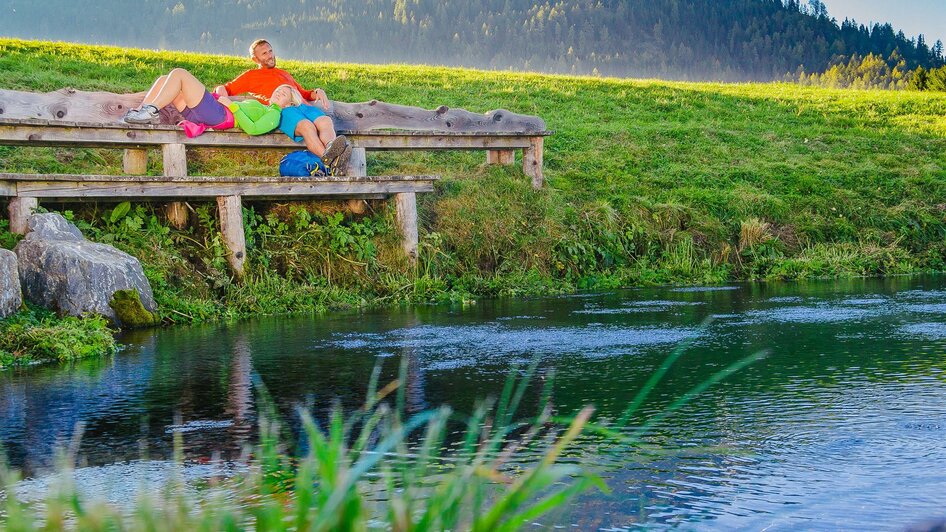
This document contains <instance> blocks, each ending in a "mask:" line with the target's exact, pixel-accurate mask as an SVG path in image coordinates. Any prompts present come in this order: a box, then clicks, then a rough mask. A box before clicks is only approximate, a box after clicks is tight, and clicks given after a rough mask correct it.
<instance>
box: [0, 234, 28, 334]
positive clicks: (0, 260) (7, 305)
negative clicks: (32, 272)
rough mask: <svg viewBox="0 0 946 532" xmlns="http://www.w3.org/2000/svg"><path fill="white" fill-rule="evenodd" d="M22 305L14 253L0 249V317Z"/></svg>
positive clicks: (7, 314) (13, 311)
mask: <svg viewBox="0 0 946 532" xmlns="http://www.w3.org/2000/svg"><path fill="white" fill-rule="evenodd" d="M22 305H23V294H22V293H21V291H20V274H19V272H18V270H17V267H16V254H15V253H13V252H12V251H10V250H9V249H0V318H6V317H7V316H9V315H10V314H13V313H15V312H16V311H18V310H20V307H21V306H22Z"/></svg>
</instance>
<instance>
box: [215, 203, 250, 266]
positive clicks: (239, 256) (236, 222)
mask: <svg viewBox="0 0 946 532" xmlns="http://www.w3.org/2000/svg"><path fill="white" fill-rule="evenodd" d="M217 210H218V211H219V215H220V234H221V235H222V236H223V243H224V244H225V245H226V246H227V250H229V251H230V253H229V254H227V262H228V263H229V264H230V270H231V271H233V276H234V277H236V279H237V280H240V279H242V278H243V263H244V262H245V261H246V235H245V234H244V233H243V204H242V202H241V201H240V196H218V197H217Z"/></svg>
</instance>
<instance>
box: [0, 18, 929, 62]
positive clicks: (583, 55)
mask: <svg viewBox="0 0 946 532" xmlns="http://www.w3.org/2000/svg"><path fill="white" fill-rule="evenodd" d="M829 15H830V14H829V13H828V12H827V10H826V9H825V7H824V4H823V3H821V2H820V1H818V0H809V1H803V2H802V1H799V0H784V1H783V0H727V1H725V2H720V1H718V0H602V1H596V2H589V1H587V0H555V1H551V2H535V1H533V0H488V1H481V2H456V1H454V2H450V1H447V2H421V1H418V0H414V1H407V0H307V1H306V0H302V1H297V2H284V1H281V0H157V1H150V2H139V3H136V4H135V5H134V8H133V9H130V8H129V4H128V2H125V1H123V0H98V1H96V2H94V3H89V2H84V1H81V0H80V1H75V0H68V1H66V0H46V1H44V2H35V1H34V0H8V1H7V2H5V6H4V11H3V16H2V17H0V36H6V37H20V38H28V39H51V40H64V41H73V42H85V43H95V44H113V45H120V46H129V47H143V48H160V49H170V50H191V51H203V52H211V53H224V54H243V53H245V50H246V47H247V46H248V44H249V43H250V42H251V41H252V40H253V39H255V38H258V37H265V38H268V39H270V40H272V41H273V42H274V43H275V44H276V48H277V51H278V53H279V54H281V55H282V56H283V57H285V58H293V59H302V60H310V61H311V60H315V61H352V62H369V63H423V64H433V65H452V66H464V67H475V68H490V69H500V70H501V69H512V70H519V71H540V72H556V73H571V74H600V75H605V76H618V77H638V78H652V77H655V78H661V79H681V80H725V81H745V80H758V81H769V80H779V79H782V78H783V76H785V75H786V74H795V73H797V72H799V71H800V70H804V71H805V72H807V73H809V74H810V73H812V72H824V71H825V70H827V69H829V68H830V67H831V66H832V65H834V64H838V63H846V62H847V61H848V60H849V59H850V58H852V57H864V56H867V55H868V54H874V55H878V56H881V57H882V58H884V59H887V58H890V57H891V56H892V55H893V56H895V57H897V58H898V60H899V58H902V59H903V61H904V65H902V66H901V68H900V70H901V71H908V70H914V69H916V68H917V67H918V66H923V67H924V68H926V69H930V68H936V67H939V66H941V65H942V64H943V47H942V43H932V42H930V43H927V42H924V41H923V39H922V37H919V38H918V37H917V36H912V35H910V36H908V35H904V34H903V32H901V31H897V29H896V28H894V27H892V26H891V25H889V24H874V25H872V26H870V27H868V26H864V25H862V24H858V23H857V22H855V21H850V20H847V19H845V20H835V19H833V18H831V16H829ZM116 17H119V18H120V19H121V20H122V21H123V22H121V23H116ZM76 21H81V24H76ZM895 51H896V54H894V52H895ZM896 62H897V61H894V63H896Z"/></svg>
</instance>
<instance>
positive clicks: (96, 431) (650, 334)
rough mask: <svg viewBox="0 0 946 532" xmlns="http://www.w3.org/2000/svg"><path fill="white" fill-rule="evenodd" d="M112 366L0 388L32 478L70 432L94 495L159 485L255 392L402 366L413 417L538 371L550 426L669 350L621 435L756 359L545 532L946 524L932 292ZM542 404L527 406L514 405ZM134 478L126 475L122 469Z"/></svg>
mask: <svg viewBox="0 0 946 532" xmlns="http://www.w3.org/2000/svg"><path fill="white" fill-rule="evenodd" d="M121 341H122V342H123V343H124V344H125V345H126V347H125V348H124V349H123V350H122V351H121V352H120V353H119V354H117V355H116V356H114V357H111V358H109V359H107V360H92V361H84V362H81V363H77V364H73V365H68V366H42V367H31V368H21V369H16V370H12V371H6V372H2V373H0V441H2V444H3V447H4V449H5V451H6V454H7V457H8V460H9V462H10V463H11V464H12V465H13V466H15V467H16V468H18V469H21V470H22V471H23V472H24V475H25V476H27V477H31V478H33V479H34V481H38V480H42V479H43V478H45V477H46V476H48V474H49V471H50V469H51V468H52V467H53V464H54V462H55V454H56V448H57V446H63V445H67V444H68V443H69V441H70V439H71V438H72V435H73V433H74V431H75V429H76V427H77V426H79V427H82V429H83V435H82V439H81V444H80V447H79V456H80V462H81V465H82V466H83V467H82V468H81V469H80V471H83V470H88V471H95V472H96V473H95V474H92V475H89V476H88V479H89V480H88V486H87V489H89V490H91V491H92V492H93V493H95V492H99V491H101V492H102V493H107V492H108V489H107V487H108V486H109V485H112V484H114V483H115V482H114V481H115V478H114V477H116V476H126V477H127V476H128V475H130V473H129V471H135V472H136V473H135V474H137V475H140V476H142V477H146V478H153V477H155V475H158V473H159V472H160V471H156V470H155V467H157V469H158V470H160V469H161V468H160V466H155V465H154V464H162V463H166V461H167V460H168V459H170V457H171V456H172V452H173V451H172V440H173V436H174V434H175V433H178V434H181V435H182V436H183V440H184V453H185V458H186V459H187V461H188V463H191V464H195V465H200V464H205V463H207V462H209V461H212V460H216V459H218V458H219V459H221V460H225V461H226V460H233V459H236V458H238V457H239V456H240V453H241V452H242V450H243V449H244V448H245V446H246V445H248V444H252V443H253V442H254V441H255V437H256V426H255V422H256V416H257V413H258V404H257V392H259V391H260V390H261V389H262V388H263V387H265V390H266V393H268V394H269V395H270V396H271V397H272V398H273V400H274V401H275V403H276V404H277V405H278V408H279V409H280V412H281V413H282V414H283V415H284V416H286V417H287V418H290V417H292V415H293V414H292V412H293V411H294V409H295V408H296V407H297V406H299V405H302V406H308V407H309V408H311V409H312V410H313V411H315V412H316V414H317V415H324V413H325V412H327V411H328V410H329V409H330V408H331V406H332V405H333V403H335V402H340V404H341V405H342V406H343V407H345V408H356V407H358V406H360V405H361V403H362V401H363V397H364V394H365V391H366V387H367V383H368V379H369V376H370V374H371V372H372V369H373V368H374V367H375V365H376V364H378V363H380V364H381V366H382V373H383V378H382V381H385V380H386V379H393V378H395V377H396V375H397V372H398V368H399V365H400V362H401V360H402V359H403V358H404V357H406V358H407V367H408V383H407V393H406V397H407V409H408V410H409V411H410V412H420V411H423V410H425V409H428V408H432V407H436V406H439V405H440V404H443V403H448V404H450V405H451V406H453V408H454V409H456V410H459V411H467V412H468V411H470V410H471V409H472V408H473V405H474V404H475V402H476V400H477V399H479V398H483V397H485V396H487V395H490V394H493V395H495V394H497V393H498V392H499V390H500V388H501V386H502V384H503V381H504V379H505V378H506V375H507V373H508V372H509V370H510V368H511V367H513V366H514V365H517V364H518V365H525V364H528V363H529V362H530V361H531V360H533V359H534V358H535V357H540V359H541V363H540V365H539V370H538V373H539V376H540V377H542V378H544V377H547V376H549V375H550V374H551V373H552V372H553V370H554V375H555V381H554V382H555V385H554V394H553V399H554V403H555V405H556V408H557V410H558V411H559V412H560V413H563V414H568V413H574V412H576V411H577V410H578V409H580V408H581V407H582V406H584V405H586V404H592V405H594V406H595V408H596V409H597V414H598V415H599V416H604V417H608V418H612V419H613V418H616V417H618V416H620V414H621V412H622V411H623V410H624V408H625V407H626V406H627V404H628V403H629V401H631V399H632V398H633V397H634V395H635V393H636V392H637V390H638V389H640V387H641V386H642V384H643V383H644V382H645V381H646V380H647V379H648V378H649V377H650V375H651V374H652V372H653V371H654V370H655V369H656V368H658V367H659V366H660V365H661V363H662V362H663V361H664V360H665V359H666V357H667V356H668V355H669V354H670V353H671V352H672V351H673V350H674V349H675V348H676V347H677V346H679V345H681V343H686V344H687V345H688V347H687V348H686V349H685V351H684V352H683V354H682V356H681V357H680V358H679V360H678V361H677V362H676V363H675V364H674V365H673V366H672V367H671V369H670V371H669V372H668V373H667V375H666V377H665V379H664V380H663V381H662V382H661V383H660V384H659V385H658V387H657V388H656V389H655V390H654V392H653V394H652V395H651V397H650V399H649V400H648V401H647V402H646V403H645V404H644V406H643V408H642V409H641V410H640V411H639V414H638V415H637V417H636V418H635V419H634V420H632V425H635V424H637V425H639V424H640V423H643V422H645V421H646V420H647V419H649V418H651V417H652V416H654V415H658V414H660V413H661V412H663V411H664V410H665V409H666V407H667V406H668V405H669V404H671V403H672V402H673V401H674V400H675V399H677V398H679V397H681V396H682V395H683V394H684V393H686V392H687V390H689V389H691V388H692V387H694V386H696V385H698V384H700V383H701V382H704V381H705V380H706V379H707V378H709V377H710V376H711V375H713V374H714V373H716V372H717V371H719V370H721V369H722V368H724V367H726V366H727V365H729V364H731V363H733V362H735V361H737V360H740V359H742V358H744V357H746V356H748V355H751V354H753V353H758V352H763V351H764V352H767V353H768V356H767V357H766V358H764V359H763V360H761V361H759V362H756V363H754V364H752V365H750V366H748V367H747V368H745V369H742V370H740V371H739V372H737V373H736V374H734V375H732V376H730V377H728V378H727V379H726V380H724V381H722V382H721V383H719V384H717V385H715V386H713V387H712V388H710V389H709V390H708V391H707V392H705V393H703V394H702V395H700V396H698V397H697V398H696V399H694V400H693V401H691V402H690V403H688V404H686V405H685V406H684V407H683V408H681V409H679V410H678V411H676V412H674V413H673V414H672V415H670V416H667V417H666V419H664V420H663V421H661V422H660V423H658V424H657V425H656V426H655V427H654V429H653V430H652V431H651V432H650V433H648V435H647V436H646V437H645V441H646V443H647V444H648V448H649V449H651V450H653V449H660V450H662V452H660V453H652V452H644V453H641V452H638V451H633V452H632V451H621V452H602V451H601V450H600V449H599V448H598V446H597V445H596V444H595V442H594V441H592V440H590V439H586V440H583V443H582V445H583V447H582V448H581V449H580V453H579V454H583V455H584V458H587V459H588V460H586V462H587V463H588V464H589V467H593V468H594V469H595V471H597V472H598V474H600V475H601V476H602V477H603V478H604V479H605V481H606V482H607V484H608V485H609V487H610V488H611V490H612V493H611V494H610V495H604V494H601V493H589V494H586V495H583V496H582V497H581V498H580V499H579V500H577V501H575V503H574V504H572V505H570V506H568V507H566V508H563V509H561V510H560V511H558V512H556V513H555V514H553V515H550V516H548V517H547V518H546V519H544V520H543V521H541V522H538V523H536V524H537V525H542V526H550V525H559V526H565V527H569V528H570V527H577V528H579V529H584V530H588V529H605V530H622V529H628V528H631V529H633V528H637V527H641V526H646V527H648V528H661V527H668V528H669V527H680V528H684V529H700V530H706V529H710V530H732V529H746V530H762V529H766V530H792V529H798V528H805V529H837V528H844V529H872V530H878V529H881V530H883V529H889V530H897V529H902V528H903V527H905V526H907V525H910V524H914V523H917V522H922V521H924V520H928V519H930V518H936V517H940V518H942V517H946V510H944V508H946V374H944V371H943V370H944V368H946V278H943V277H919V278H909V277H904V278H888V279H857V280H845V281H814V282H804V283H764V284H734V285H731V286H721V287H707V288H668V287H663V288H647V289H634V290H623V291H617V292H609V293H600V294H598V293H586V294H578V295H573V296H566V297H552V298H534V299H515V300H496V301H480V302H478V303H476V304H472V305H465V306H428V307H416V308H410V309H395V310H384V311H374V312H364V313H350V312H349V313H339V314H330V315H327V316H320V317H314V318H313V317H309V318H295V319H275V318H273V319H260V320H257V321H250V322H240V323H234V324H215V325H206V326H191V327H172V328H168V329H161V330H156V331H148V332H136V333H129V334H125V335H124V336H122V338H121ZM536 403H537V397H533V396H530V397H529V398H528V400H527V401H526V404H525V406H524V408H525V409H526V410H528V409H529V407H530V406H532V407H534V406H535V404H536ZM135 464H138V467H135V466H134V465H135Z"/></svg>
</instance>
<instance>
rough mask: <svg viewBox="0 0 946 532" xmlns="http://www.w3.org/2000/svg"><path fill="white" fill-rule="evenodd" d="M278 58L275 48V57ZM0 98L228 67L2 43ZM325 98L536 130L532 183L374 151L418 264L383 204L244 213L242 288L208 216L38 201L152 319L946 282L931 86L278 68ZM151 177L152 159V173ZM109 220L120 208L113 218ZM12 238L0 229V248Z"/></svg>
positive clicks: (231, 162) (119, 86)
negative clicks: (498, 116)
mask: <svg viewBox="0 0 946 532" xmlns="http://www.w3.org/2000/svg"><path fill="white" fill-rule="evenodd" d="M277 51H278V50H277ZM0 52H2V54H0V56H2V57H0V65H2V68H0V87H3V88H8V89H19V90H33V91H47V90H55V89H59V88H61V87H64V86H71V87H75V88H80V89H84V90H109V91H114V92H133V91H140V90H144V89H146V88H147V87H148V86H149V84H150V83H151V81H152V80H153V79H154V78H155V77H157V76H158V75H159V74H161V73H164V72H166V71H167V70H170V69H171V68H173V67H183V68H186V69H188V70H190V71H192V72H194V73H195V74H196V75H197V76H198V77H199V78H200V79H201V80H203V81H204V82H205V83H207V84H211V85H212V84H216V83H220V82H223V81H226V80H228V79H231V78H232V77H234V76H235V75H236V74H238V73H239V72H241V71H242V70H244V69H246V68H248V67H249V66H250V63H249V61H247V60H246V59H244V58H238V57H221V56H207V55H198V54H181V53H170V52H149V51H140V50H124V49H119V48H110V47H94V46H80V45H71V44H61V43H47V42H32V41H18V40H0ZM280 66H281V67H282V68H286V69H287V70H289V71H290V72H292V73H293V74H294V75H295V76H296V78H297V79H298V80H300V82H301V83H302V84H303V85H305V86H315V85H318V86H321V87H324V88H326V90H327V91H328V94H329V95H330V97H332V98H334V99H338V100H341V101H351V102H354V101H364V100H370V99H379V100H384V101H388V102H393V103H401V104H407V105H417V106H422V107H427V108H432V107H436V106H437V105H440V104H446V105H449V106H451V107H462V108H466V109H468V110H471V111H475V112H485V111H487V110H490V109H495V108H507V109H510V110H513V111H516V112H521V113H529V114H537V115H539V116H541V117H543V118H544V119H545V120H546V122H547V124H548V127H549V129H552V130H554V131H555V135H553V136H552V137H550V138H549V139H548V140H547V146H546V153H545V164H546V178H547V179H546V182H547V186H546V188H545V189H543V190H541V191H538V192H535V191H533V190H532V189H531V187H530V184H529V183H528V180H527V179H525V178H524V176H523V175H522V173H521V170H520V169H518V168H516V167H508V168H498V167H487V166H486V165H484V164H483V160H482V159H483V156H482V153H417V154H406V155H405V154H386V153H385V154H379V155H371V156H370V157H369V167H370V168H372V172H373V173H375V172H378V173H403V172H409V171H412V170H414V171H420V170H423V171H424V172H425V173H438V174H442V175H443V176H444V179H443V180H442V181H441V182H440V183H439V184H438V185H437V190H436V192H435V193H434V194H429V195H425V196H424V197H421V198H419V210H420V223H421V227H420V233H421V242H420V256H419V263H418V266H417V268H416V269H411V268H409V267H408V265H407V263H406V261H405V260H404V258H403V257H402V256H401V253H400V250H399V244H398V240H397V235H396V231H395V227H396V226H395V224H394V220H393V212H392V210H391V209H389V208H387V207H386V206H385V205H384V204H383V203H372V204H371V205H369V209H368V211H367V214H364V215H354V214H351V213H336V212H334V209H335V206H333V205H329V204H309V205H307V206H303V205H277V204H264V203H259V204H249V205H248V208H247V210H246V212H245V214H246V217H245V225H246V233H247V239H248V242H247V248H248V253H249V262H248V272H249V273H248V275H247V280H246V282H245V283H243V284H235V283H233V282H232V281H231V279H230V277H229V275H228V270H227V265H226V261H225V249H224V247H223V245H222V243H221V240H220V235H219V231H218V227H217V222H216V219H215V211H214V208H213V205H211V204H200V203H192V204H191V205H192V207H193V208H194V210H195V213H196V216H195V217H194V218H196V222H195V223H194V224H193V225H192V226H191V227H189V228H188V229H187V230H185V231H175V230H172V229H170V228H169V227H168V226H167V225H166V224H165V223H164V220H163V219H162V217H161V215H160V209H156V208H155V207H153V206H151V205H133V206H130V207H131V208H130V209H128V212H127V213H124V214H121V215H117V214H116V213H115V210H114V206H113V205H105V204H103V205H99V206H77V205H45V207H47V208H50V209H58V210H62V211H65V212H66V213H67V214H68V215H69V216H70V217H71V218H72V219H73V221H75V222H76V223H77V225H79V227H80V229H82V230H83V232H84V233H85V234H86V236H88V237H89V238H90V239H93V240H96V241H99V242H104V243H108V244H112V245H115V246H116V247H119V248H120V249H122V250H124V251H127V252H129V253H131V254H133V255H135V256H136V257H138V258H140V259H141V260H142V262H143V264H144V267H145V271H146V274H147V275H148V278H149V280H150V281H151V283H152V286H153V288H154V291H155V297H156V299H157V301H158V303H159V305H160V307H161V308H160V312H161V313H162V316H163V317H164V319H165V321H167V322H174V323H181V322H197V321H203V320H207V319H219V318H224V319H230V318H241V317H247V316H255V315H261V314H288V313H307V312H324V311H326V310H329V309H333V308H341V307H363V306H375V305H390V304H399V303H419V302H427V301H445V300H453V301H469V300H473V299H476V298H478V297H492V296H518V295H526V294H542V293H561V292H569V291H574V290H576V289H599V290H603V289H611V288H616V287H621V286H632V285H653V284H709V283H719V282H724V281H728V280H752V279H801V278H811V277H823V276H840V277H846V276H863V275H885V274H902V273H918V272H924V271H942V270H944V269H946V263H944V257H946V242H944V239H943V235H946V217H944V215H943V213H944V211H946V179H944V178H946V162H944V159H943V155H942V154H943V153H946V120H944V118H943V116H944V115H946V95H940V94H929V93H915V92H905V91H898V92H881V91H851V90H843V91H842V90H831V89H821V88H812V87H799V86H796V85H789V84H738V85H737V84H712V83H670V82H660V81H640V80H617V79H598V78H579V77H568V76H548V75H538V74H515V73H506V72H504V73H496V72H482V71H473V70H463V69H453V68H437V67H415V66H403V65H396V66H370V65H352V64H324V63H300V62H291V61H286V62H280ZM279 156H280V154H277V153H263V152H261V153H259V154H257V155H255V156H250V155H239V156H237V155H235V154H232V153H227V152H222V151H215V150H206V151H203V152H198V154H197V156H196V157H194V158H193V162H192V165H193V168H191V169H190V170H191V172H192V173H195V174H196V173H200V174H206V175H214V174H220V175H222V174H228V173H234V172H236V173H244V172H245V173H257V172H258V173H260V174H262V175H265V174H266V173H267V172H269V173H272V172H275V167H276V163H277V162H278V159H279ZM120 158H121V153H120V151H116V150H113V151H108V150H77V149H56V150H54V149H46V148H10V147H0V165H2V167H3V168H5V169H6V171H16V172H90V173H114V172H116V171H117V169H118V168H120ZM159 168H160V161H159V157H157V154H153V155H152V160H151V161H150V163H149V171H150V172H156V171H158V170H159ZM122 210H124V209H122ZM13 240H14V239H12V238H10V237H9V235H8V234H7V235H6V236H5V237H4V238H0V242H4V246H5V247H6V246H7V245H8V244H7V242H9V243H10V244H9V245H12V242H13Z"/></svg>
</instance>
